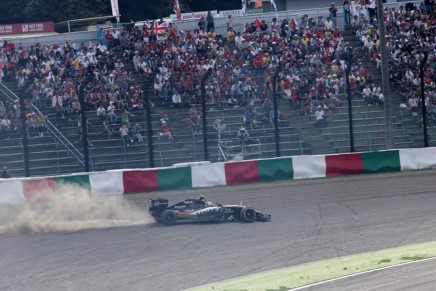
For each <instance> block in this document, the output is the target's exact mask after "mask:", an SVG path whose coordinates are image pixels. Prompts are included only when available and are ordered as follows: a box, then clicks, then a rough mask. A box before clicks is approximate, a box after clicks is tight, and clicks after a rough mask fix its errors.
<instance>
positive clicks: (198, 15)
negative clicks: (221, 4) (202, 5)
mask: <svg viewBox="0 0 436 291" xmlns="http://www.w3.org/2000/svg"><path fill="white" fill-rule="evenodd" d="M211 13H212V16H213V17H218V11H217V10H212V11H211ZM206 16H207V11H199V12H189V13H182V18H181V20H192V19H200V18H201V17H204V18H206ZM170 19H171V20H172V21H176V20H177V15H175V14H171V15H170Z"/></svg>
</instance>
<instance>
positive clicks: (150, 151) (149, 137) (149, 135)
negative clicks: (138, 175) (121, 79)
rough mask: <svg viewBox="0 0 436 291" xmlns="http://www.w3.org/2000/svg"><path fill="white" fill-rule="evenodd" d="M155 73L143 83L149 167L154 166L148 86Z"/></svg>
mask: <svg viewBox="0 0 436 291" xmlns="http://www.w3.org/2000/svg"><path fill="white" fill-rule="evenodd" d="M154 76H155V74H152V75H151V76H149V78H148V79H147V80H146V81H145V84H144V103H145V104H144V106H145V115H146V118H147V140H148V162H149V164H150V168H154V150H153V128H152V126H151V108H150V92H149V88H150V85H151V83H152V82H153V79H154Z"/></svg>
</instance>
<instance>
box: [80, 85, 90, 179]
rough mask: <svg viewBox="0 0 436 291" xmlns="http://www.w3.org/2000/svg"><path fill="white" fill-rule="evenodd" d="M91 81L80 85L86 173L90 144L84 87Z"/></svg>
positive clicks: (87, 170) (86, 170)
mask: <svg viewBox="0 0 436 291" xmlns="http://www.w3.org/2000/svg"><path fill="white" fill-rule="evenodd" d="M88 82H89V80H88V79H86V80H85V81H84V82H83V81H82V82H81V83H80V85H79V102H80V113H81V118H82V120H81V122H82V142H83V157H84V159H85V161H84V162H85V172H89V143H88V120H87V118H86V108H85V97H84V93H83V91H84V87H85V86H86V85H87V84H88Z"/></svg>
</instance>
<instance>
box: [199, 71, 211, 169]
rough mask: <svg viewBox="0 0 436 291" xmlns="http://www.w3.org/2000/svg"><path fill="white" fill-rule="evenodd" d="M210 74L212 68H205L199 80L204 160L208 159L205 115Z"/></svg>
mask: <svg viewBox="0 0 436 291" xmlns="http://www.w3.org/2000/svg"><path fill="white" fill-rule="evenodd" d="M211 74H212V69H209V70H207V72H206V74H204V76H203V78H202V79H201V82H200V87H201V118H202V121H203V150H204V160H205V161H209V149H208V147H207V116H206V114H207V113H206V88H205V83H206V80H207V79H208V78H209V77H210V75H211Z"/></svg>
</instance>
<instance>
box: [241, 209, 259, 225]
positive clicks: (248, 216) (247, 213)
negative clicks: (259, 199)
mask: <svg viewBox="0 0 436 291" xmlns="http://www.w3.org/2000/svg"><path fill="white" fill-rule="evenodd" d="M240 217H241V221H244V222H253V221H255V220H256V210H254V209H253V208H250V207H244V208H242V209H241V213H240Z"/></svg>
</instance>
